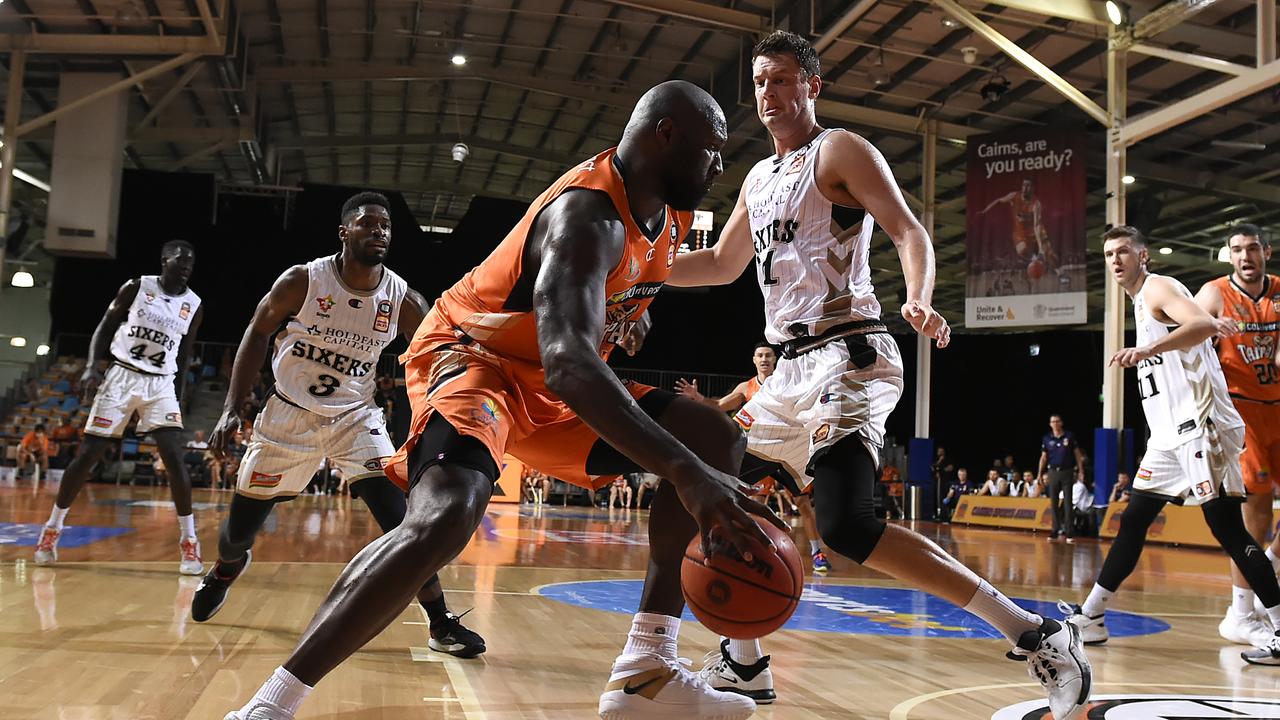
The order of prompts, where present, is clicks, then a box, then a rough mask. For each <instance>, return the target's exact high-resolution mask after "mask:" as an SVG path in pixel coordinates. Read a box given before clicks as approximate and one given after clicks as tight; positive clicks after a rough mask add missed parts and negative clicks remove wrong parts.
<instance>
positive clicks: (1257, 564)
mask: <svg viewBox="0 0 1280 720" xmlns="http://www.w3.org/2000/svg"><path fill="white" fill-rule="evenodd" d="M1102 252H1103V256H1104V257H1105V259H1106V264H1107V269H1108V270H1109V271H1110V272H1111V277H1112V278H1114V279H1115V281H1116V282H1117V283H1119V285H1120V287H1122V288H1124V291H1125V293H1127V294H1128V295H1129V297H1130V298H1132V299H1133V319H1134V322H1135V324H1136V326H1137V331H1138V332H1137V346H1136V347H1131V348H1125V349H1123V350H1121V351H1120V352H1118V353H1116V354H1115V356H1114V357H1112V358H1111V363H1112V364H1115V365H1120V366H1122V367H1127V368H1128V367H1136V368H1137V369H1138V394H1139V396H1141V398H1142V412H1143V414H1145V415H1146V416H1147V426H1148V427H1149V428H1150V429H1151V435H1150V437H1149V438H1148V439H1147V450H1146V453H1145V454H1144V455H1143V457H1142V464H1141V466H1140V467H1139V469H1138V473H1137V475H1136V476H1135V477H1134V480H1133V490H1132V493H1131V495H1130V499H1129V505H1128V506H1127V507H1126V508H1125V510H1124V513H1123V514H1122V515H1121V516H1120V530H1119V532H1118V533H1117V534H1116V539H1115V542H1114V543H1112V544H1111V550H1110V551H1108V552H1107V559H1106V560H1105V561H1104V562H1103V564H1102V571H1101V572H1100V573H1098V580H1097V582H1096V583H1095V584H1094V586H1093V590H1092V591H1091V592H1090V593H1089V597H1088V598H1086V599H1085V601H1084V603H1083V605H1068V604H1066V603H1062V607H1063V610H1064V611H1066V612H1067V613H1068V615H1069V617H1068V618H1067V622H1069V623H1071V624H1073V625H1076V626H1077V627H1079V628H1080V630H1081V632H1082V633H1083V635H1084V641H1085V642H1086V643H1091V644H1092V643H1103V642H1106V641H1107V639H1108V636H1109V633H1108V631H1107V626H1106V609H1107V604H1108V603H1110V602H1111V598H1112V597H1114V596H1115V594H1116V592H1117V591H1118V590H1119V589H1120V584H1121V583H1123V582H1124V580H1125V578H1127V577H1129V575H1130V573H1132V572H1133V569H1134V568H1135V567H1137V565H1138V558H1140V557H1141V556H1142V547H1143V544H1144V543H1145V542H1146V537H1147V529H1148V528H1150V527H1151V523H1152V522H1154V521H1155V519H1156V516H1158V515H1159V514H1160V511H1161V510H1163V509H1164V506H1165V505H1166V504H1167V503H1170V502H1173V503H1177V504H1183V503H1187V504H1192V505H1199V506H1200V509H1201V510H1202V511H1203V512H1204V520H1205V523H1206V524H1207V525H1208V526H1209V529H1210V530H1211V531H1212V532H1213V536H1214V537H1215V538H1217V540H1218V543H1219V544H1220V545H1221V546H1222V549H1223V550H1226V551H1227V554H1228V555H1230V556H1231V559H1232V560H1234V561H1235V563H1236V566H1237V567H1239V568H1240V572H1241V573H1243V574H1244V576H1245V579H1246V580H1247V581H1248V582H1249V585H1250V587H1252V588H1253V591H1254V592H1255V593H1256V594H1257V596H1258V600H1259V601H1260V602H1261V603H1262V605H1263V606H1264V607H1266V608H1267V615H1268V617H1270V619H1271V621H1272V622H1273V623H1275V624H1276V625H1277V626H1280V585H1277V582H1276V576H1275V574H1274V572H1273V571H1272V568H1271V561H1270V560H1268V559H1267V556H1266V554H1265V553H1264V552H1263V550H1262V548H1261V547H1259V546H1258V543H1257V541H1256V540H1254V539H1253V537H1252V536H1251V535H1250V534H1249V531H1248V530H1247V529H1246V528H1245V524H1244V517H1243V516H1242V515H1241V512H1240V505H1241V503H1243V502H1244V499H1245V486H1244V477H1243V476H1242V475H1241V473H1240V453H1241V452H1242V451H1243V449H1244V421H1243V420H1241V419H1240V414H1239V413H1238V412H1236V409H1235V406H1234V405H1233V404H1232V402H1231V396H1230V394H1229V393H1228V392H1227V382H1226V379H1225V378H1224V377H1223V375H1222V366H1221V365H1220V364H1219V363H1218V354H1217V353H1216V352H1215V351H1214V349H1213V345H1212V344H1211V343H1210V341H1211V339H1212V338H1213V336H1214V335H1215V334H1217V332H1218V329H1219V326H1218V321H1216V320H1215V319H1214V317H1213V316H1212V315H1210V314H1209V313H1207V312H1205V310H1204V309H1203V308H1201V307H1200V306H1199V305H1197V304H1196V303H1195V300H1193V299H1192V297H1191V292H1190V291H1189V290H1187V288H1186V287H1185V286H1184V285H1183V284H1182V283H1180V282H1178V281H1177V280H1175V279H1173V278H1171V277H1165V276H1163V275H1156V274H1154V273H1150V272H1147V261H1148V260H1149V259H1150V254H1149V252H1148V250H1147V243H1146V240H1145V238H1144V237H1143V235H1142V233H1141V232H1140V231H1139V230H1138V229H1137V228H1134V227H1131V226H1129V225H1118V226H1116V227H1113V228H1111V229H1110V230H1108V231H1107V232H1106V234H1105V235H1103V246H1102ZM1241 657H1243V658H1244V659H1245V660H1246V661H1248V662H1251V663H1254V664H1258V665H1280V636H1274V637H1272V638H1270V639H1269V640H1268V641H1267V643H1266V644H1265V645H1263V646H1262V647H1260V648H1258V649H1256V650H1249V651H1246V652H1244V653H1241Z"/></svg>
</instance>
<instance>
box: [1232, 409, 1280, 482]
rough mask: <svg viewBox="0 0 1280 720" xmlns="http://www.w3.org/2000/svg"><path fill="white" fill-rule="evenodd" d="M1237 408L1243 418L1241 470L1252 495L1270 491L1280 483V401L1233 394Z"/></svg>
mask: <svg viewBox="0 0 1280 720" xmlns="http://www.w3.org/2000/svg"><path fill="white" fill-rule="evenodd" d="M1234 400H1235V406H1236V410H1237V411H1238V412H1239V413H1240V417H1241V418H1243V419H1244V428H1245V430H1244V453H1243V454H1241V455H1240V473H1241V474H1242V475H1244V486H1245V489H1247V490H1248V491H1249V493H1250V494H1251V495H1255V494H1259V493H1262V494H1270V493H1271V492H1272V491H1273V486H1274V485H1278V484H1280V481H1278V480H1277V478H1276V473H1277V472H1280V404H1271V405H1268V404H1267V403H1260V402H1252V401H1250V400H1242V399H1239V398H1234Z"/></svg>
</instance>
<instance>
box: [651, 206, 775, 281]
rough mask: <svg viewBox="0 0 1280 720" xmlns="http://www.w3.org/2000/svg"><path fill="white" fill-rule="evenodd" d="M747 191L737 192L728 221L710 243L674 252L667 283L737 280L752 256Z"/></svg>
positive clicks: (752, 248) (753, 253)
mask: <svg viewBox="0 0 1280 720" xmlns="http://www.w3.org/2000/svg"><path fill="white" fill-rule="evenodd" d="M746 197H747V193H746V192H740V193H738V202H737V203H736V204H734V206H733V212H732V213H730V214H729V219H728V221H726V222H725V224H724V227H723V228H721V230H720V239H719V240H718V241H717V242H716V244H715V246H714V247H710V248H707V249H705V250H694V251H693V252H689V253H683V254H681V255H677V256H676V260H675V264H673V265H672V266H671V275H670V276H669V277H668V278H667V284H668V285H671V286H672V287H702V286H704V285H727V284H729V283H731V282H733V281H734V280H737V279H738V277H739V276H740V275H742V271H743V270H746V269H747V266H748V265H750V264H751V258H753V257H755V248H754V246H753V245H752V243H751V223H750V222H749V221H748V220H747V201H746Z"/></svg>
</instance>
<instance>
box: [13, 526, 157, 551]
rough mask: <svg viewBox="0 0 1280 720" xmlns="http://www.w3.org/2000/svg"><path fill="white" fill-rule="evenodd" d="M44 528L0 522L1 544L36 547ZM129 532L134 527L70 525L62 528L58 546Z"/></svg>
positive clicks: (87, 541) (88, 541) (78, 543)
mask: <svg viewBox="0 0 1280 720" xmlns="http://www.w3.org/2000/svg"><path fill="white" fill-rule="evenodd" d="M43 529H44V525H34V524H29V523H11V522H0V545H18V546H20V547H35V546H36V543H38V542H40V531H41V530H43ZM129 532H133V528H125V527H95V526H92V525H68V526H66V527H65V528H63V529H62V537H61V538H59V539H58V547H59V548H61V549H64V550H65V549H67V548H76V547H82V546H84V545H88V544H90V543H96V542H98V541H99V540H107V539H109V538H113V537H116V536H117V535H124V534H125V533H129Z"/></svg>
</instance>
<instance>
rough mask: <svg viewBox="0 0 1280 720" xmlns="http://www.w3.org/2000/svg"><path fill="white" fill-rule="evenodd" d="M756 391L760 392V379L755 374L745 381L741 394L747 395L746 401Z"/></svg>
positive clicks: (749, 399) (749, 400) (748, 400)
mask: <svg viewBox="0 0 1280 720" xmlns="http://www.w3.org/2000/svg"><path fill="white" fill-rule="evenodd" d="M758 392H760V380H759V378H758V377H757V376H752V377H751V379H750V380H748V381H747V389H746V391H745V392H743V393H742V394H743V395H746V396H747V402H751V398H753V397H755V396H756V393H758Z"/></svg>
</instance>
